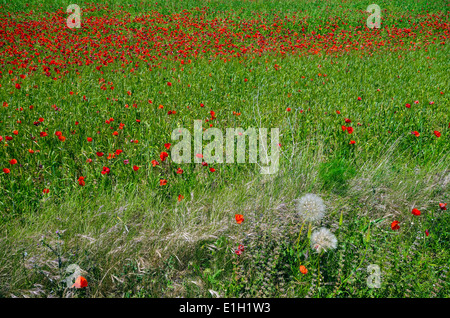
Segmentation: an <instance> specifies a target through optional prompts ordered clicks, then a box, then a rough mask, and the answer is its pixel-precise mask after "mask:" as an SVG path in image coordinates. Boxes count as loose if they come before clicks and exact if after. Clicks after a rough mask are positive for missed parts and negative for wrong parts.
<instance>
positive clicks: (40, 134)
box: [39, 131, 48, 137]
mask: <svg viewBox="0 0 450 318" xmlns="http://www.w3.org/2000/svg"><path fill="white" fill-rule="evenodd" d="M39 136H41V137H46V136H48V134H47V133H46V132H45V131H42V132H40V133H39Z"/></svg>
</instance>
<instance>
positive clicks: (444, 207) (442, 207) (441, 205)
mask: <svg viewBox="0 0 450 318" xmlns="http://www.w3.org/2000/svg"><path fill="white" fill-rule="evenodd" d="M439 208H440V209H441V210H442V211H445V210H447V203H439Z"/></svg>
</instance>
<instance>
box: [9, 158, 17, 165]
mask: <svg viewBox="0 0 450 318" xmlns="http://www.w3.org/2000/svg"><path fill="white" fill-rule="evenodd" d="M9 163H10V164H12V165H15V164H16V163H17V160H16V159H11V160H10V161H9Z"/></svg>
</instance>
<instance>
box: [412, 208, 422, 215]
mask: <svg viewBox="0 0 450 318" xmlns="http://www.w3.org/2000/svg"><path fill="white" fill-rule="evenodd" d="M411 213H412V214H414V215H420V211H419V210H418V209H416V208H414V209H412V212H411Z"/></svg>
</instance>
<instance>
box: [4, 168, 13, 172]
mask: <svg viewBox="0 0 450 318" xmlns="http://www.w3.org/2000/svg"><path fill="white" fill-rule="evenodd" d="M3 172H4V173H10V172H11V170H9V169H8V168H3Z"/></svg>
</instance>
